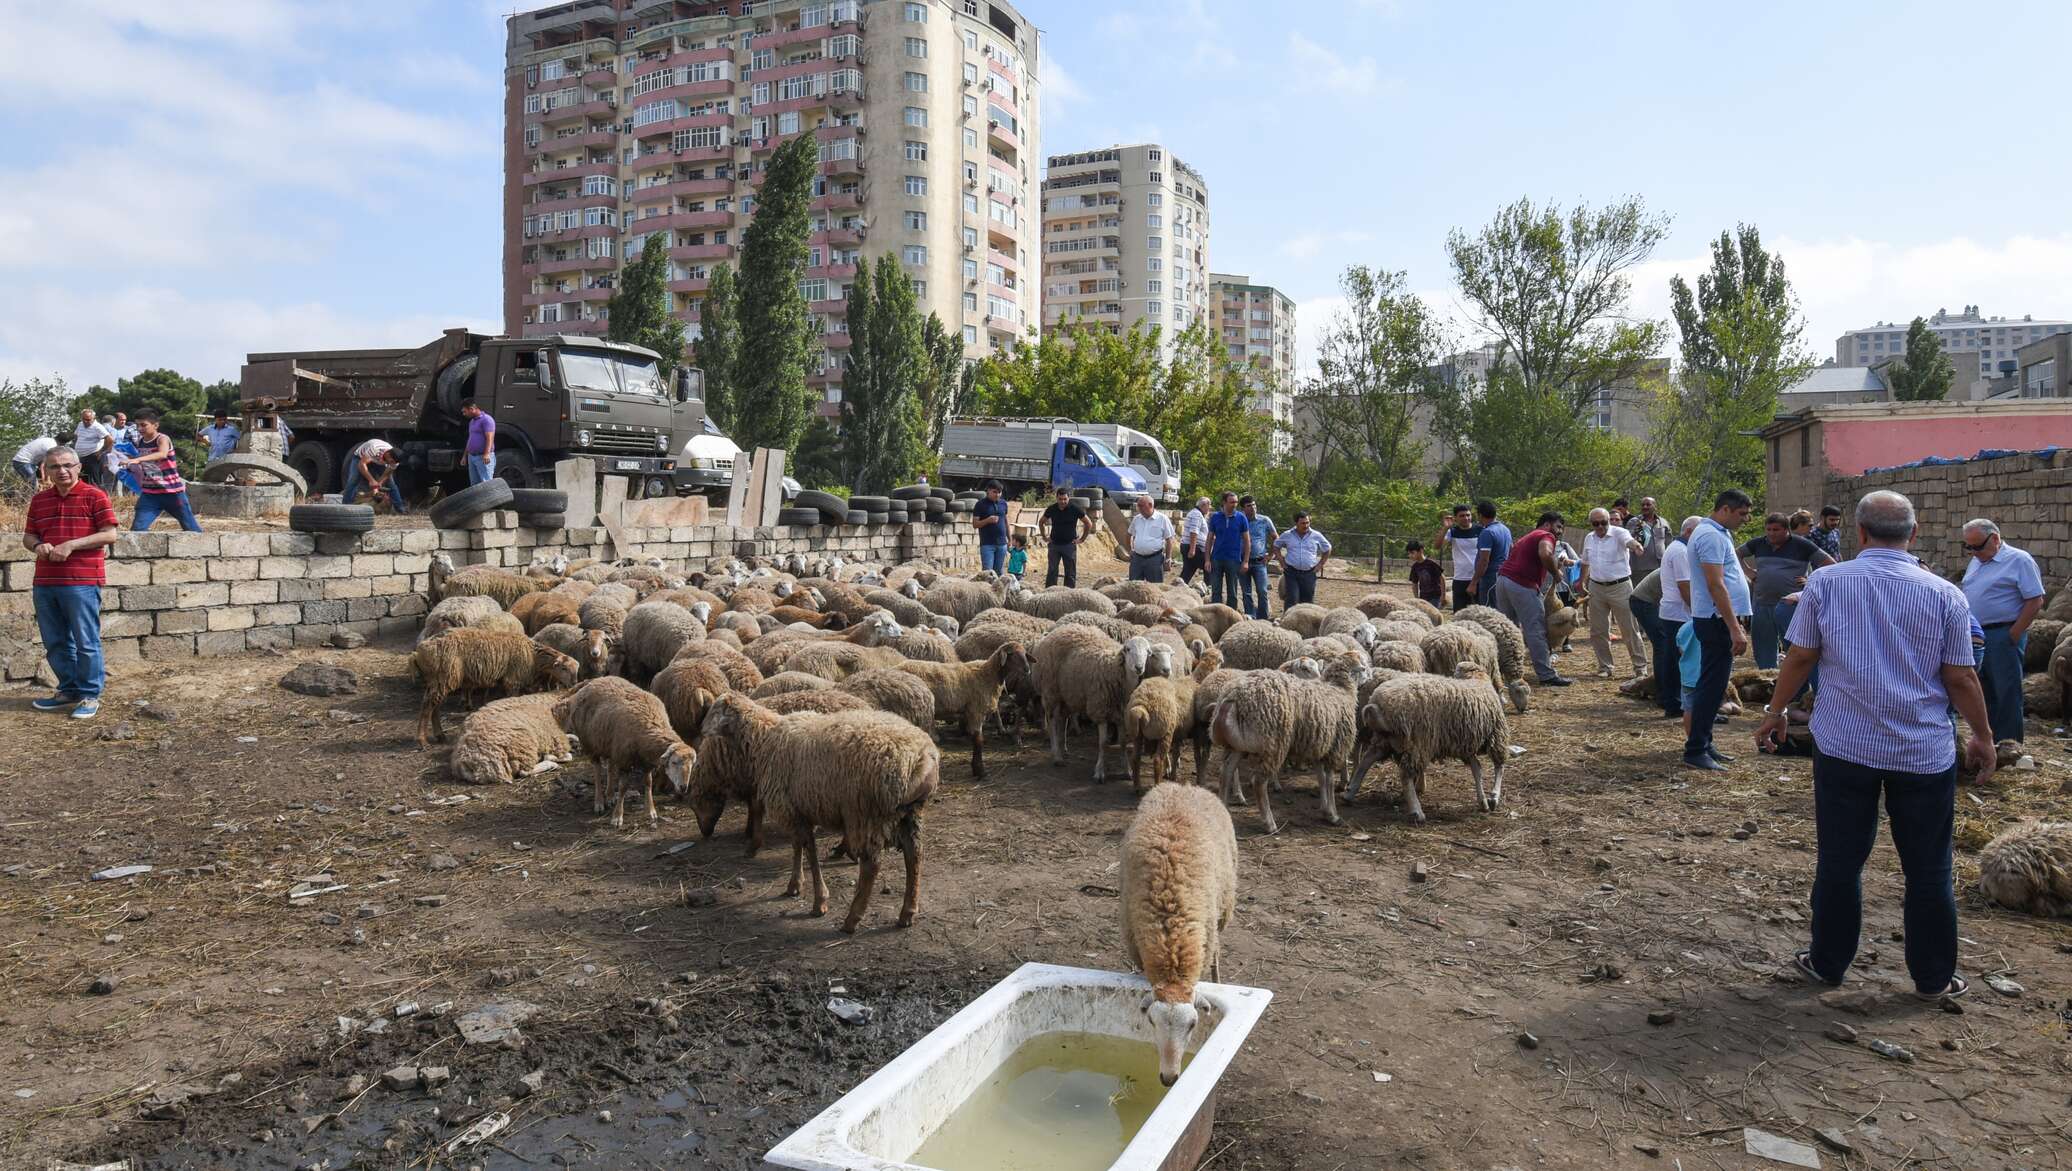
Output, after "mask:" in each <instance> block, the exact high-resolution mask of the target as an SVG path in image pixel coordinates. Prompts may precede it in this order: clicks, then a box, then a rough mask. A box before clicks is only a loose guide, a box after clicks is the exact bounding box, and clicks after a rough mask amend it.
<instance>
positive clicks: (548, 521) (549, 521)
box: [518, 512, 568, 529]
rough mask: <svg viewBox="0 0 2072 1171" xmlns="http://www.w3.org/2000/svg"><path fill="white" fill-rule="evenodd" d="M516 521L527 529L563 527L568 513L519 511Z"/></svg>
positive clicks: (565, 526)
mask: <svg viewBox="0 0 2072 1171" xmlns="http://www.w3.org/2000/svg"><path fill="white" fill-rule="evenodd" d="M518 523H519V524H520V525H522V526H524V527H526V528H528V529H565V528H567V527H568V514H567V513H565V512H521V513H519V514H518Z"/></svg>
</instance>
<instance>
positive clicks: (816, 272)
mask: <svg viewBox="0 0 2072 1171" xmlns="http://www.w3.org/2000/svg"><path fill="white" fill-rule="evenodd" d="M806 276H807V277H808V278H811V277H826V278H827V279H828V280H831V281H847V280H854V279H856V266H855V265H853V264H810V265H807V266H806Z"/></svg>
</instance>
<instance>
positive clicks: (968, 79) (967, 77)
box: [964, 61, 978, 85]
mask: <svg viewBox="0 0 2072 1171" xmlns="http://www.w3.org/2000/svg"><path fill="white" fill-rule="evenodd" d="M964 84H965V85H977V84H978V66H976V65H974V64H972V63H971V62H969V61H966V62H965V63H964Z"/></svg>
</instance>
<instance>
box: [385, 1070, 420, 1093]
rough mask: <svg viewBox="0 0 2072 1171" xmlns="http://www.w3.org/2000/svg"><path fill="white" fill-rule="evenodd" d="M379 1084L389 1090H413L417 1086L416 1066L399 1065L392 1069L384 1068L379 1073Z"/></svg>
mask: <svg viewBox="0 0 2072 1171" xmlns="http://www.w3.org/2000/svg"><path fill="white" fill-rule="evenodd" d="M381 1084H382V1085H384V1086H387V1087H388V1088H389V1089H391V1090H414V1089H416V1088H417V1067H416V1066H414V1065H399V1066H396V1067H395V1068H394V1069H390V1070H385V1071H383V1073H382V1075H381Z"/></svg>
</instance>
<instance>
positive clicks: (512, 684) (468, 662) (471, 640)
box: [410, 629, 582, 748]
mask: <svg viewBox="0 0 2072 1171" xmlns="http://www.w3.org/2000/svg"><path fill="white" fill-rule="evenodd" d="M410 670H411V672H412V673H413V674H415V675H416V676H417V681H418V684H419V685H420V686H422V687H423V688H424V698H423V700H422V701H421V702H420V703H419V705H418V709H417V746H418V747H419V748H425V747H428V746H429V744H430V741H432V740H439V741H443V740H445V739H446V733H445V730H444V729H442V728H441V727H440V726H439V706H440V705H441V704H443V703H445V702H446V698H447V697H448V696H450V695H452V694H454V693H455V692H470V691H475V690H479V689H483V688H490V687H494V688H498V689H500V690H502V691H503V693H504V694H505V695H507V696H510V695H521V694H523V693H525V692H527V691H530V690H533V689H534V688H535V687H536V686H544V687H547V688H559V687H573V686H574V685H575V683H576V677H577V676H578V675H580V674H581V673H582V669H581V668H580V667H578V666H577V665H576V661H575V660H574V659H571V658H569V657H568V656H567V655H564V654H562V653H561V652H560V651H557V650H555V649H553V648H552V647H544V646H537V645H535V644H534V643H533V641H532V640H531V639H529V638H527V637H525V636H524V635H522V634H517V633H513V632H510V631H504V630H470V629H461V630H449V631H447V632H446V633H445V634H442V635H440V636H439V637H437V638H435V639H432V640H431V641H430V642H427V643H425V644H424V645H423V646H420V647H418V648H417V649H416V650H415V651H412V652H411V654H410Z"/></svg>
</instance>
